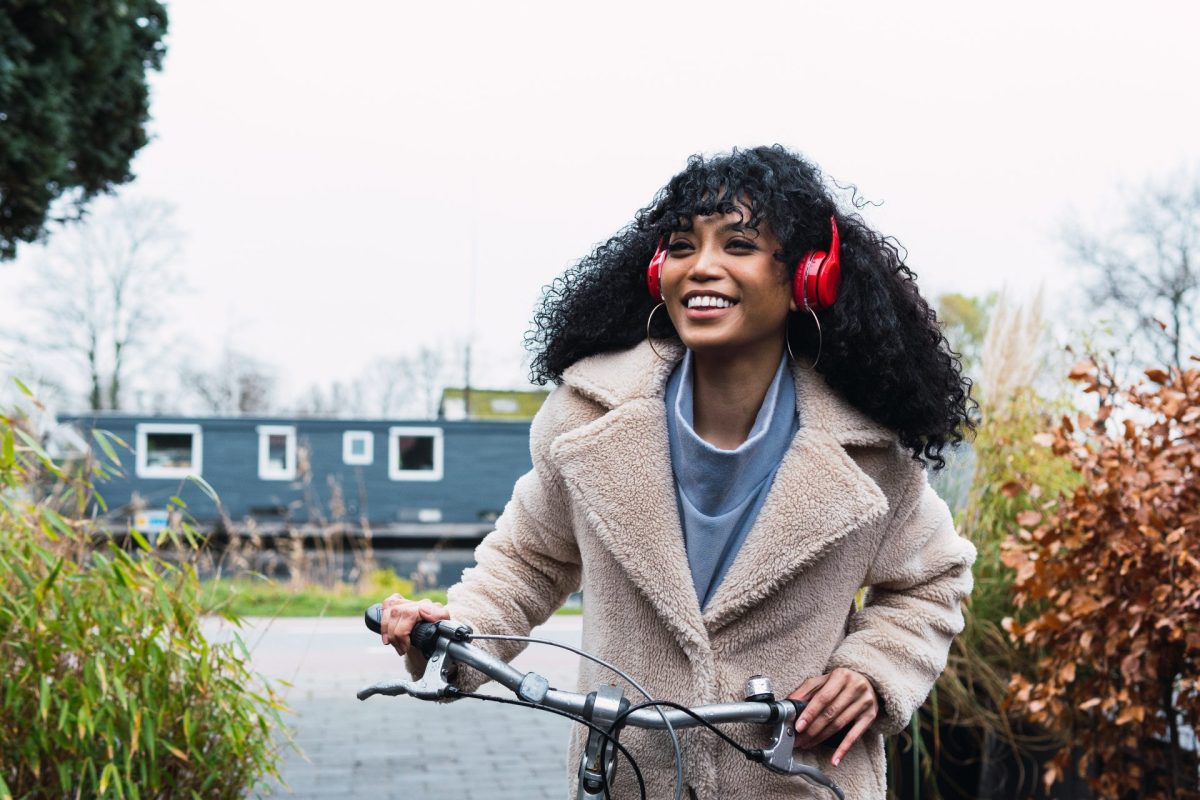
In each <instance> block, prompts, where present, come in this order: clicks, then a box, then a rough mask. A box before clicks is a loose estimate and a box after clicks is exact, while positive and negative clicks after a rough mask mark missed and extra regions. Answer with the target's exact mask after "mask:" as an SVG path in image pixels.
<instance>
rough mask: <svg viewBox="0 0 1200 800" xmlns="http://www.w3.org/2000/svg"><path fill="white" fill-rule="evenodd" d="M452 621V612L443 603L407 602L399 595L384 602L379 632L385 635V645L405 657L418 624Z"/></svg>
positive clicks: (426, 601) (430, 601)
mask: <svg viewBox="0 0 1200 800" xmlns="http://www.w3.org/2000/svg"><path fill="white" fill-rule="evenodd" d="M441 619H450V612H449V611H447V610H446V607H445V606H443V605H442V604H441V603H435V602H433V601H432V600H406V599H405V598H404V597H402V596H401V595H398V594H394V595H392V596H391V597H389V598H387V599H386V600H384V601H383V614H382V617H381V619H380V624H379V631H380V633H381V634H382V635H383V643H384V644H390V645H391V646H392V647H394V648H396V652H397V653H399V654H400V655H404V654H405V653H406V652H408V648H409V644H410V642H409V639H408V637H409V634H411V633H412V629H413V628H414V627H415V626H416V624H417V623H418V622H437V621H438V620H441Z"/></svg>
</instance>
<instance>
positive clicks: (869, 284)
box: [525, 145, 975, 470]
mask: <svg viewBox="0 0 1200 800" xmlns="http://www.w3.org/2000/svg"><path fill="white" fill-rule="evenodd" d="M856 205H857V204H856ZM747 212H748V214H749V218H748V219H746V218H745V215H746V213H747ZM728 213H738V214H741V215H742V216H743V222H744V223H745V224H746V225H747V226H748V227H751V228H755V229H757V227H758V226H759V225H761V224H763V223H765V224H766V225H767V226H768V227H769V228H770V230H771V231H772V232H773V233H774V234H775V236H776V238H777V239H778V240H779V241H780V243H781V245H782V247H781V249H780V250H779V251H778V252H776V253H775V257H776V258H777V259H779V260H780V261H781V262H783V263H784V264H788V265H790V269H791V271H792V273H793V274H794V272H795V269H796V265H797V263H798V261H799V259H800V257H801V255H802V254H804V253H806V252H808V251H810V250H814V249H821V250H823V249H826V248H827V247H828V245H829V235H830V229H829V218H830V216H835V217H836V219H837V225H838V230H839V232H840V234H841V264H842V279H841V286H840V288H839V290H838V298H837V302H836V303H835V304H834V305H833V306H832V307H831V308H829V309H827V310H825V311H822V312H820V322H821V330H822V334H823V337H822V338H823V344H822V346H821V355H820V360H819V361H818V364H817V370H818V371H819V372H820V373H821V374H823V375H824V376H825V380H826V382H827V383H828V384H829V385H830V386H831V387H833V388H834V389H835V390H837V391H838V392H839V393H841V395H842V396H843V397H844V398H845V399H846V400H847V401H849V402H850V403H851V404H852V405H854V406H855V407H856V408H858V409H859V410H861V411H862V412H864V413H865V414H867V415H868V416H869V417H871V418H872V419H874V420H875V421H876V422H878V423H880V424H882V425H884V426H885V427H887V428H889V429H891V430H893V431H895V432H896V433H897V435H898V437H899V440H900V443H901V444H902V445H903V446H904V447H906V448H908V449H909V450H911V451H912V454H913V458H915V459H917V460H919V461H921V462H923V463H924V464H926V465H927V466H932V468H933V469H934V470H938V469H941V468H943V467H944V466H945V464H946V461H945V458H944V457H943V455H942V451H943V449H944V448H945V447H946V445H948V444H950V445H954V444H958V443H959V442H961V441H962V440H963V438H964V433H965V432H966V431H968V430H973V429H974V405H975V404H974V401H973V400H972V398H971V380H970V379H969V378H967V377H965V376H964V375H963V374H962V365H961V362H960V360H959V356H958V354H957V353H955V352H954V351H953V350H952V349H951V347H950V344H949V342H948V341H947V340H946V338H945V336H943V335H942V331H941V327H940V326H939V325H938V321H937V315H936V314H935V312H934V310H933V309H932V308H931V307H930V306H929V304H928V303H927V302H926V301H925V299H924V298H923V297H922V296H921V294H920V292H919V291H918V290H917V284H916V280H915V279H916V276H915V274H914V273H913V272H912V270H910V269H909V268H908V267H907V266H906V265H905V263H904V255H902V254H901V249H900V247H899V245H898V244H897V243H896V241H895V240H894V239H892V238H889V237H884V236H881V235H880V234H878V233H876V232H875V231H873V230H871V228H869V227H868V226H867V224H866V223H865V222H864V221H863V219H862V217H861V216H859V215H858V214H857V213H847V212H844V211H842V210H841V209H839V208H838V206H837V204H836V202H835V201H834V199H833V196H832V195H831V193H830V192H829V191H828V189H827V188H826V186H825V183H824V181H823V179H822V176H821V172H820V170H818V169H817V167H816V166H814V165H813V164H811V163H809V162H808V161H806V160H804V159H803V158H801V157H800V156H798V155H796V154H794V153H792V152H789V151H788V150H787V149H785V148H784V147H782V146H780V145H774V146H772V147H755V148H752V149H747V150H740V149H734V150H732V151H731V152H729V153H727V154H722V155H718V156H715V157H712V158H705V157H703V156H700V155H694V156H692V157H690V158H689V159H688V162H687V167H686V168H685V169H684V170H683V171H682V172H680V173H679V174H678V175H676V176H675V177H673V178H671V180H670V182H668V183H667V185H666V186H664V187H663V188H662V189H661V190H659V192H658V193H657V194H656V195H655V197H654V201H653V202H652V203H651V205H649V206H648V207H646V208H644V209H642V210H641V211H639V212H638V213H637V215H636V217H635V219H634V221H633V222H632V223H630V224H629V225H627V226H626V227H625V228H623V229H622V230H621V231H619V232H618V233H617V234H616V235H614V236H613V237H612V238H610V239H609V240H608V241H606V242H604V243H602V244H600V245H599V246H597V247H596V249H595V250H594V251H593V252H592V253H591V254H590V255H588V256H586V257H585V258H583V259H582V260H580V261H579V262H578V263H576V264H575V265H573V266H572V267H570V268H569V269H568V270H567V271H566V273H565V274H563V275H562V276H560V277H559V278H557V279H556V280H555V281H554V282H553V283H552V284H551V285H549V286H547V287H546V288H545V290H544V293H543V296H542V300H541V305H540V307H539V308H538V309H537V311H536V312H535V314H534V317H533V322H532V326H531V328H530V330H529V332H528V333H527V334H526V336H525V343H526V346H527V347H528V348H529V349H530V350H531V351H532V352H533V354H534V358H533V361H532V364H531V367H530V373H531V374H530V378H531V379H532V380H533V381H534V382H535V383H539V384H545V383H548V382H554V383H559V382H561V380H562V374H563V370H565V369H566V368H567V367H569V366H571V365H572V364H574V363H575V362H576V361H579V360H580V359H583V358H586V357H588V356H590V355H595V354H597V353H605V352H610V351H614V350H624V349H627V348H629V347H632V346H634V345H636V344H637V343H638V342H639V341H640V340H641V339H642V338H644V337H645V335H646V317H647V316H648V315H649V313H650V310H651V309H652V308H653V306H654V301H653V300H651V298H650V295H649V293H648V292H647V290H646V266H647V264H648V263H649V261H650V258H651V257H652V256H653V254H654V250H655V247H656V246H657V243H658V241H659V238H660V237H662V236H664V235H668V234H669V233H670V232H671V231H677V230H687V229H689V228H690V227H691V224H692V219H693V217H695V216H704V215H709V214H728ZM788 326H789V331H788V335H789V337H790V341H791V343H792V349H793V350H794V351H796V352H797V353H800V352H801V351H803V352H804V353H806V354H808V356H809V358H812V357H813V356H814V355H815V353H816V348H817V335H816V327H815V325H813V322H812V320H811V318H809V317H808V315H807V314H793V315H791V317H790V318H789V322H788ZM652 333H653V335H654V336H655V337H672V336H677V334H676V332H675V328H674V326H673V325H672V324H671V321H670V318H669V317H668V316H667V315H666V314H656V315H655V318H654V327H653V328H652Z"/></svg>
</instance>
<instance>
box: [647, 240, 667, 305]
mask: <svg viewBox="0 0 1200 800" xmlns="http://www.w3.org/2000/svg"><path fill="white" fill-rule="evenodd" d="M666 241H667V240H666V237H665V236H664V237H662V238H661V239H659V240H658V247H657V248H655V250H654V258H652V259H650V266H649V267H647V268H646V288H647V289H649V290H650V297H651V298H652V299H653V300H654V302H656V303H661V302H662V301H663V296H662V267H663V262H664V261H666V260H667V248H666Z"/></svg>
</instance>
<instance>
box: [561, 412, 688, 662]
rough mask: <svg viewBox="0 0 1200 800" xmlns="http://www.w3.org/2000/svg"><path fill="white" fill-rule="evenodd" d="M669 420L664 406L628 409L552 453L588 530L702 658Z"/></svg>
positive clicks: (587, 428)
mask: <svg viewBox="0 0 1200 800" xmlns="http://www.w3.org/2000/svg"><path fill="white" fill-rule="evenodd" d="M664 414H665V411H664V410H663V405H662V402H661V401H655V400H653V399H638V400H633V401H630V402H627V403H624V404H622V405H620V406H619V407H617V408H616V409H614V410H612V411H610V412H609V413H608V414H606V415H605V416H603V417H601V418H600V419H598V420H596V421H595V422H593V423H591V424H590V425H587V426H584V427H583V428H580V429H577V430H575V431H572V432H571V433H569V434H566V435H565V436H563V437H562V438H561V439H559V440H558V442H556V443H555V446H554V451H553V452H554V456H555V460H556V461H557V463H558V465H559V470H560V472H561V474H562V476H563V479H564V481H565V482H566V484H567V487H568V490H569V491H570V492H571V493H572V495H573V496H574V497H575V499H576V500H577V501H578V503H579V504H580V505H581V506H582V508H583V510H584V513H585V515H586V517H587V521H588V527H589V529H590V530H591V531H593V532H594V533H595V535H596V536H597V538H599V539H600V540H601V541H602V542H603V544H604V546H605V547H607V548H608V550H609V551H610V552H611V553H612V554H613V557H614V559H615V560H616V562H617V563H618V564H620V565H621V567H622V568H623V569H624V570H625V571H626V573H627V574H628V575H629V578H630V580H631V581H632V582H633V583H634V585H635V586H637V588H638V590H639V591H640V592H642V594H644V595H645V597H646V599H647V600H649V602H650V604H651V605H652V606H653V607H654V609H655V611H656V612H657V613H658V615H659V616H660V617H661V618H662V619H663V621H664V622H665V623H666V624H667V626H668V627H669V628H670V629H671V630H672V632H673V633H674V634H675V637H676V639H677V640H678V641H679V644H680V646H681V647H683V649H684V652H687V653H689V654H690V655H696V654H698V653H701V652H703V651H704V650H705V649H706V648H707V640H708V637H707V634H706V633H705V631H704V623H703V620H702V619H701V615H700V603H699V601H698V600H697V599H696V590H695V588H694V587H693V585H692V575H691V570H690V568H689V567H688V561H687V554H686V552H685V551H684V546H683V529H682V527H681V525H680V522H679V510H678V507H677V505H676V501H675V487H674V481H673V479H672V477H671V460H670V453H669V449H668V445H667V433H666V423H665V420H664ZM664 475H665V476H666V478H665V479H664V477H663V476H664Z"/></svg>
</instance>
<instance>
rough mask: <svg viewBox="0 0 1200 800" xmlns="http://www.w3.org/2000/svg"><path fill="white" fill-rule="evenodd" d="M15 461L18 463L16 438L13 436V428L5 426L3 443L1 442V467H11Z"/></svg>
mask: <svg viewBox="0 0 1200 800" xmlns="http://www.w3.org/2000/svg"><path fill="white" fill-rule="evenodd" d="M15 463H17V448H16V440H15V439H14V438H13V433H12V428H5V429H4V439H3V443H2V444H0V467H3V468H4V469H9V468H10V467H12V465H13V464H15Z"/></svg>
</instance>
